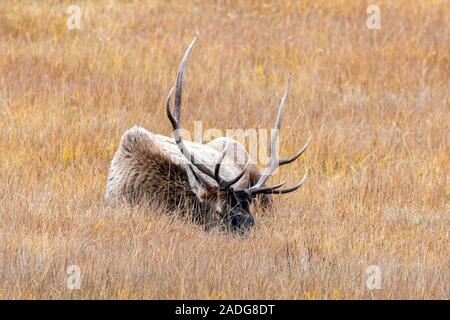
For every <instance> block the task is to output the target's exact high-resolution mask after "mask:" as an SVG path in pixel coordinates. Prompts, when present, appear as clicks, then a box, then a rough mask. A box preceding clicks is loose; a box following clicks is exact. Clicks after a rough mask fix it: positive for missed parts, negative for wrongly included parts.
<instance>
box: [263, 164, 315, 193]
mask: <svg viewBox="0 0 450 320" xmlns="http://www.w3.org/2000/svg"><path fill="white" fill-rule="evenodd" d="M307 177H308V169H306V170H305V175H304V176H303V178H302V180H300V182H299V183H297V184H296V185H295V186H293V187H290V188H287V189H282V190H278V188H279V186H278V185H277V186H275V188H274V187H267V190H260V191H258V192H257V193H264V194H284V193H289V192H293V191H295V190H297V189H298V188H300V187H301V186H302V185H303V184H304V183H305V181H306V178H307ZM263 188H264V187H263Z"/></svg>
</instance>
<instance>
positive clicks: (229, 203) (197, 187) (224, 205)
mask: <svg viewBox="0 0 450 320" xmlns="http://www.w3.org/2000/svg"><path fill="white" fill-rule="evenodd" d="M195 41H196V38H194V40H193V41H192V42H191V44H190V45H189V47H188V48H187V50H186V53H185V54H184V57H183V60H182V61H181V63H180V66H179V69H178V74H177V80H176V86H175V102H174V111H173V113H172V111H171V107H170V98H171V96H172V93H173V91H174V88H173V87H172V88H171V90H170V92H169V94H168V96H167V99H166V111H167V116H168V118H169V120H170V122H171V124H172V129H173V133H174V138H175V142H176V144H177V146H178V148H179V149H180V151H181V153H182V154H183V155H184V157H185V158H186V159H187V160H188V161H189V165H188V167H187V174H188V178H189V184H190V186H191V188H192V191H193V192H194V193H195V194H196V196H197V198H198V199H199V200H200V203H201V204H202V205H203V207H204V210H205V212H206V213H208V212H215V213H216V214H218V215H219V217H220V218H221V219H222V221H223V222H225V224H226V225H227V226H228V227H229V228H230V229H231V230H232V231H241V232H242V231H245V230H248V229H249V228H251V227H253V226H254V224H255V221H254V218H253V215H252V212H251V210H250V208H251V204H252V203H253V202H254V200H255V197H256V195H258V194H285V193H289V192H293V191H295V190H297V189H298V188H300V187H301V186H302V185H303V183H304V182H305V180H306V177H307V173H308V172H307V171H306V172H305V175H304V176H303V178H302V179H301V181H300V182H299V183H298V184H296V185H294V186H292V187H290V188H287V189H280V188H281V186H283V185H284V184H285V182H286V180H284V181H283V182H281V183H279V184H276V185H274V186H265V183H266V182H267V180H268V179H269V178H270V176H271V175H272V174H273V173H274V172H275V170H276V169H277V168H278V167H279V166H282V165H285V164H288V163H291V162H293V161H294V160H296V159H297V158H299V157H300V155H302V154H303V152H304V151H305V150H306V148H307V147H308V145H309V142H310V139H309V140H308V142H307V143H306V144H305V145H304V146H303V147H302V148H301V149H300V150H299V151H298V152H297V153H296V154H295V155H294V156H292V157H291V158H289V159H282V160H280V159H278V158H277V151H276V147H277V145H278V140H279V131H280V127H281V120H282V117H283V113H284V107H285V104H286V101H287V97H288V93H289V87H290V76H289V79H288V82H287V84H286V89H285V93H284V96H283V97H282V99H281V103H280V106H279V110H278V116H277V119H276V122H275V128H274V130H273V132H274V133H273V135H272V140H271V144H270V163H269V166H268V167H267V168H266V169H265V170H264V172H263V173H262V175H261V177H260V178H259V180H258V181H257V182H256V184H254V185H253V186H250V187H249V188H246V189H242V190H235V189H234V188H233V185H234V184H235V183H236V182H238V181H239V179H241V178H242V177H243V176H244V174H245V172H246V170H247V166H248V163H249V162H248V161H247V163H246V164H245V166H244V167H243V169H242V171H240V172H239V173H238V174H236V176H235V177H234V178H231V179H229V180H225V179H223V178H222V177H221V175H220V167H221V164H222V161H223V159H224V157H225V155H226V151H227V146H228V145H227V146H226V147H225V148H224V150H223V152H222V153H221V155H220V156H219V158H218V160H217V162H216V164H215V166H214V170H212V169H210V168H209V167H208V166H206V165H205V164H204V162H202V161H201V160H200V159H198V158H197V157H196V156H194V154H193V153H191V152H190V151H189V149H188V148H187V147H186V145H185V144H184V142H183V139H182V137H181V132H180V131H181V130H180V112H181V96H182V89H183V77H184V68H185V65H186V62H187V60H188V58H189V54H190V52H191V50H192V47H193V46H194V43H195ZM197 170H198V171H197ZM198 172H200V173H203V174H204V175H206V177H205V176H203V175H202V174H199V173H198ZM207 177H208V178H207Z"/></svg>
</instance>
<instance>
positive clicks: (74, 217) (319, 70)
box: [0, 0, 450, 299]
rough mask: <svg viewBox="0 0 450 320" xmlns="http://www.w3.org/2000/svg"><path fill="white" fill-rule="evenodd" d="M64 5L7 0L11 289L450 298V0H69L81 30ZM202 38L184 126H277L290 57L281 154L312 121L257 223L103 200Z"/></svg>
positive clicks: (7, 256)
mask: <svg viewBox="0 0 450 320" xmlns="http://www.w3.org/2000/svg"><path fill="white" fill-rule="evenodd" d="M70 4H73V3H72V2H71V1H68V2H56V1H35V2H32V1H2V2H1V3H0V52H1V55H0V117H1V118H0V119H1V120H0V153H1V158H0V159H1V161H0V298H4V299H8V298H25V299H41V298H50V299H56V298H64V299H66V298H83V299H84V298H87V299H91V298H106V299H111V298H112V299H116V298H120V299H122V298H123V299H128V298H137V299H141V298H146V299H147V298H150V299H153V298H161V299H167V298H194V299H196V298H207V299H209V298H213V299H217V298H219V299H221V298H237V299H240V298H257V299H260V298H273V299H285V298H294V299H297V298H298V299H308V298H310V299H380V298H387V299H403V298H406V299H410V298H419V299H430V298H438V299H448V298H449V297H450V276H449V270H450V259H449V256H450V250H449V243H450V241H449V225H450V214H449V207H448V192H449V185H448V176H449V175H448V172H449V164H450V163H449V151H450V150H449V134H448V132H449V123H450V117H449V111H450V109H449V96H448V93H449V74H450V73H449V70H450V65H449V64H450V63H449V51H450V48H449V43H450V39H449V25H448V21H449V20H450V16H449V14H450V10H449V9H450V8H449V6H448V2H447V1H445V0H442V1H424V0H423V1H406V0H405V1H391V2H387V1H377V4H378V5H379V6H380V8H381V19H382V20H381V23H382V30H368V29H367V28H366V18H367V17H368V15H367V13H366V8H367V3H366V2H365V1H343V0H340V1H337V0H336V1H308V2H307V1H294V0H292V1H284V2H269V1H264V3H263V2H260V1H218V2H212V1H204V2H203V1H179V2H168V1H167V2H166V1H148V2H144V1H106V0H105V1H76V4H78V5H80V7H81V9H82V19H81V23H82V25H81V30H79V31H78V30H67V28H66V18H67V14H66V9H67V7H68V6H69V5H70ZM194 35H198V37H199V41H198V43H197V45H196V47H195V48H194V51H193V53H192V56H191V59H190V62H189V65H188V70H187V83H186V90H185V91H186V99H185V101H184V110H185V112H184V114H183V123H184V126H185V127H186V128H190V129H192V123H193V121H194V120H203V121H204V129H206V128H211V127H216V128H219V129H222V130H223V129H225V128H227V127H230V126H232V127H234V128H255V127H257V126H258V125H260V126H261V127H262V128H269V127H270V126H272V123H273V120H274V116H275V114H276V108H277V104H278V101H279V98H280V96H281V94H282V90H283V87H284V82H285V80H286V78H287V75H288V73H289V71H291V72H292V76H293V83H292V88H291V94H290V100H289V103H288V106H287V111H286V112H287V115H286V117H285V118H286V119H285V122H284V124H285V125H284V129H283V132H282V153H283V154H285V155H289V154H292V153H293V152H294V150H295V149H296V148H297V147H298V146H300V145H301V144H302V143H304V141H305V140H306V138H307V137H308V134H309V133H311V134H312V136H313V141H312V144H311V146H310V148H309V150H308V152H307V153H306V155H305V156H304V158H303V159H302V160H300V161H298V162H297V163H295V164H293V165H292V166H291V167H290V168H289V169H284V170H280V174H279V175H278V174H277V176H275V177H273V179H272V181H273V182H276V181H279V179H280V178H281V176H285V175H289V176H291V177H292V179H294V178H296V179H297V178H300V177H301V176H302V174H303V168H304V166H306V167H307V168H309V170H310V176H309V179H308V181H307V183H306V185H305V186H304V187H303V188H302V189H301V190H299V191H298V192H296V193H294V194H290V195H287V196H284V197H278V198H276V202H275V209H274V210H273V212H270V213H268V214H266V215H261V214H258V213H257V214H256V219H257V227H256V228H255V229H254V230H253V231H252V232H251V233H250V234H249V235H248V236H246V237H235V236H230V235H227V234H222V233H216V232H205V231H203V230H202V229H201V228H200V227H199V226H196V225H193V224H190V223H187V222H185V221H183V220H181V219H174V218H171V217H169V216H168V215H166V214H164V213H163V212H161V210H157V209H150V208H127V207H119V208H109V207H107V206H106V205H105V203H104V198H103V197H104V189H105V182H106V176H107V171H108V167H109V161H110V160H111V159H112V157H113V154H114V152H115V150H116V148H117V147H118V142H119V139H120V136H121V134H122V133H123V132H124V131H125V130H127V129H128V128H129V127H131V126H133V125H134V124H139V125H141V126H143V127H145V128H147V129H148V130H150V131H153V132H158V133H163V134H170V126H169V122H168V121H167V120H166V116H165V114H164V110H163V109H164V99H165V96H166V94H167V92H168V89H169V88H170V86H171V85H172V84H173V83H174V79H175V74H176V69H177V67H178V63H179V61H180V58H181V56H182V54H183V52H184V50H185V48H186V46H187V44H188V43H189V42H190V40H191V39H192V38H193V36H194ZM72 264H75V265H79V266H80V268H81V272H82V284H81V289H80V290H73V291H70V290H68V289H67V288H66V279H67V274H66V270H67V267H68V266H69V265H72ZM369 265H379V266H380V268H381V270H382V288H381V289H380V290H368V289H367V287H366V279H367V274H366V268H367V267H368V266H369Z"/></svg>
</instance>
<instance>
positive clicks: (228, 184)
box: [214, 141, 250, 189]
mask: <svg viewBox="0 0 450 320" xmlns="http://www.w3.org/2000/svg"><path fill="white" fill-rule="evenodd" d="M229 144H230V141H228V142H227V144H226V145H225V148H224V149H223V151H222V154H221V155H220V157H219V159H218V160H217V162H216V166H215V169H214V179H215V180H216V181H217V183H218V184H219V187H220V188H221V189H227V188H229V187H231V186H232V185H233V184H235V183H236V182H238V181H239V179H241V178H242V176H243V175H244V174H245V172H246V171H247V166H248V164H249V163H250V158H249V159H247V162H246V163H245V166H244V168H243V169H242V171H241V172H240V173H239V174H238V175H237V176H236V177H234V178H233V179H231V180H225V179H223V178H222V177H220V174H219V173H220V166H221V165H222V161H223V159H224V158H225V155H226V151H227V148H228V145H229Z"/></svg>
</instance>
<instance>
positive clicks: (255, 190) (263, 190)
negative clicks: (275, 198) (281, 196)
mask: <svg viewBox="0 0 450 320" xmlns="http://www.w3.org/2000/svg"><path fill="white" fill-rule="evenodd" d="M286 181H287V180H283V181H281V182H280V183H278V184H276V185H273V186H270V187H258V188H252V190H251V193H253V194H257V193H267V192H268V191H272V190H275V189H278V188H281V187H282V186H283V185H284V184H285V183H286Z"/></svg>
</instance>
